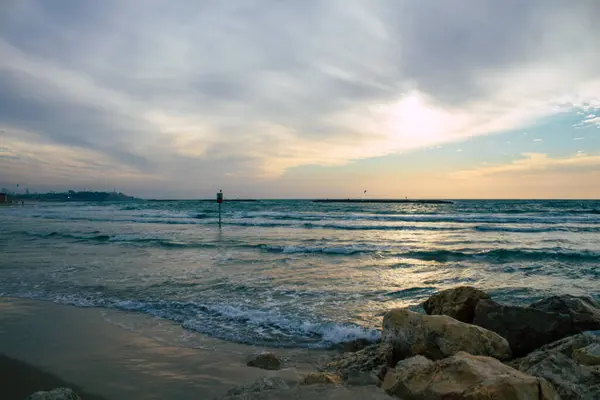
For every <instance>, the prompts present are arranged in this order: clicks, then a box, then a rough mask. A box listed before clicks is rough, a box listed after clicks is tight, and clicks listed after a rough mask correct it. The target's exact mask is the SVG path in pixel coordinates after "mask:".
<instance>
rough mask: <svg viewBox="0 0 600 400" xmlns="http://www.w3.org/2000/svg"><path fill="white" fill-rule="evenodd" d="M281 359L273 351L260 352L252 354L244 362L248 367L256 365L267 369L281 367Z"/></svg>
mask: <svg viewBox="0 0 600 400" xmlns="http://www.w3.org/2000/svg"><path fill="white" fill-rule="evenodd" d="M281 364H282V363H281V360H280V359H279V357H277V356H276V355H275V354H273V353H261V354H257V355H254V356H252V357H251V358H250V360H248V362H247V363H246V365H247V366H249V367H256V368H262V369H269V370H277V369H281Z"/></svg>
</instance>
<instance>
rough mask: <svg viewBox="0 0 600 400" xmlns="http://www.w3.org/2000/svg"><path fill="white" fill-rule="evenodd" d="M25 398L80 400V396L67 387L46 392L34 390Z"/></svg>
mask: <svg viewBox="0 0 600 400" xmlns="http://www.w3.org/2000/svg"><path fill="white" fill-rule="evenodd" d="M26 400H81V397H79V396H78V395H77V393H75V392H74V391H73V390H71V389H69V388H56V389H52V390H49V391H46V392H43V391H42V392H35V393H34V394H32V395H30V396H29V397H27V399H26Z"/></svg>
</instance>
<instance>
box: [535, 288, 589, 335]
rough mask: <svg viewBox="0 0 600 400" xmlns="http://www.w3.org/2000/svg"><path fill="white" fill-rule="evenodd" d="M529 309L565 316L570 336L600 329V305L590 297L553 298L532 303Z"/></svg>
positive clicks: (568, 296)
mask: <svg viewBox="0 0 600 400" xmlns="http://www.w3.org/2000/svg"><path fill="white" fill-rule="evenodd" d="M530 307H531V308H535V309H536V310H542V311H547V312H555V313H559V314H567V315H568V316H569V317H570V318H571V321H570V323H571V330H570V331H569V333H570V334H576V333H581V332H584V331H593V330H597V329H600V305H599V304H598V303H597V302H596V301H594V299H592V298H591V297H583V296H582V297H577V296H571V295H562V296H553V297H549V298H547V299H544V300H542V301H538V302H537V303H533V304H532V305H531V306H530Z"/></svg>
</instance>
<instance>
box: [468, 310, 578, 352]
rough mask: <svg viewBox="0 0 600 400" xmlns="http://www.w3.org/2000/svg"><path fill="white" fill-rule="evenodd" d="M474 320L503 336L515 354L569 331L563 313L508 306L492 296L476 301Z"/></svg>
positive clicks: (545, 342)
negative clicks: (491, 298) (490, 298)
mask: <svg viewBox="0 0 600 400" xmlns="http://www.w3.org/2000/svg"><path fill="white" fill-rule="evenodd" d="M473 324H475V325H478V326H481V327H483V328H485V329H489V330H490V331H493V332H496V333H497V334H499V335H500V336H502V337H504V338H506V339H507V340H508V342H509V343H510V347H511V349H512V353H513V355H514V356H515V357H521V356H524V355H526V354H527V353H530V352H532V351H534V350H535V349H538V348H540V347H542V346H543V345H545V344H548V343H550V342H553V341H555V340H558V339H561V338H563V337H565V336H566V335H567V334H568V333H569V331H570V319H569V317H568V316H567V315H565V314H558V313H553V312H546V311H542V310H538V309H535V308H531V307H516V306H507V305H502V304H499V303H496V302H494V301H492V300H480V301H479V302H478V303H477V307H476V308H475V318H474V319H473Z"/></svg>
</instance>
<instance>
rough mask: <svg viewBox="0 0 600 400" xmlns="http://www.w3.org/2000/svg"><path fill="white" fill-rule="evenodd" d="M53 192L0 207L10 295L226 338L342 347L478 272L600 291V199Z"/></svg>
mask: <svg viewBox="0 0 600 400" xmlns="http://www.w3.org/2000/svg"><path fill="white" fill-rule="evenodd" d="M223 211H224V213H223V221H224V224H223V226H222V228H221V229H219V227H218V225H217V223H216V222H217V219H216V217H217V214H216V212H217V208H216V204H214V203H205V202H194V201H168V202H136V203H121V204H94V203H42V204H38V205H32V206H26V207H4V208H0V222H1V229H0V251H1V254H2V256H1V258H0V294H1V295H3V296H16V297H26V298H35V299H44V300H50V301H55V302H58V303H65V304H72V305H76V306H81V307H91V306H95V307H106V308H111V309H120V310H128V311H134V312H139V313H145V314H149V315H153V316H157V317H160V318H164V319H168V320H171V321H175V322H177V323H180V324H181V325H182V326H183V327H185V328H187V329H189V330H193V331H198V332H201V333H205V334H208V335H211V336H214V337H218V338H222V339H225V340H231V341H237V342H243V343H253V344H260V345H267V346H275V347H330V346H332V345H335V344H336V343H339V342H342V341H346V340H351V339H355V338H359V337H366V338H370V339H376V338H377V337H378V336H379V330H378V328H379V326H380V322H381V315H382V313H384V312H385V311H386V310H387V309H390V308H393V307H399V306H402V307H403V306H412V307H416V308H418V305H419V304H420V303H421V302H422V301H423V300H424V299H426V298H427V297H428V296H429V295H431V294H432V293H435V292H436V291H438V290H440V289H445V288H449V287H453V286H456V285H475V286H478V287H481V288H483V289H486V290H488V291H489V292H490V293H491V294H492V295H493V297H494V298H496V299H498V300H501V301H505V302H509V303H516V304H525V303H528V302H531V301H533V300H537V299H539V298H542V297H544V296H548V295H550V294H556V293H571V294H575V295H582V294H587V295H591V296H594V297H596V298H599V297H600V284H599V282H600V281H599V278H600V201H456V202H455V203H454V204H442V205H417V204H333V203H325V204H324V203H312V202H310V201H260V202H256V203H225V204H224V207H223Z"/></svg>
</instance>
